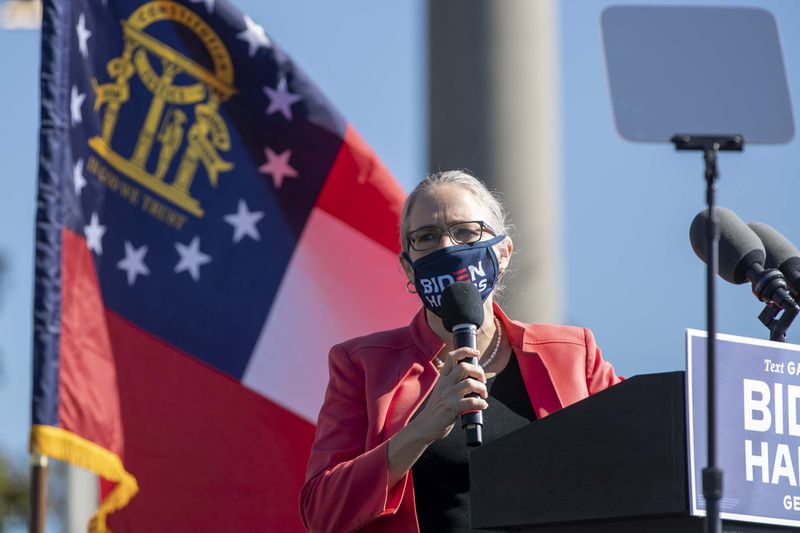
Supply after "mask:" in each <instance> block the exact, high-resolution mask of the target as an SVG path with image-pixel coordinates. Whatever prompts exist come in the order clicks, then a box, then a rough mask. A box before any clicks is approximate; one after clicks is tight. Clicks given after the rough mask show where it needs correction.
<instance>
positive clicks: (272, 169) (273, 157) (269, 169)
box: [258, 148, 297, 189]
mask: <svg viewBox="0 0 800 533" xmlns="http://www.w3.org/2000/svg"><path fill="white" fill-rule="evenodd" d="M264 155H266V156H267V162H266V163H264V164H263V165H261V166H260V167H258V171H259V172H261V173H262V174H271V175H272V181H273V183H274V184H275V188H276V189H280V188H281V186H282V185H283V178H286V177H289V178H296V177H297V171H296V170H295V169H293V168H292V167H291V166H290V165H289V158H290V157H292V151H291V150H284V151H283V152H281V153H280V154H276V153H275V152H273V151H272V150H271V149H270V148H265V149H264Z"/></svg>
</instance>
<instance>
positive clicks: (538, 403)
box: [494, 304, 564, 418]
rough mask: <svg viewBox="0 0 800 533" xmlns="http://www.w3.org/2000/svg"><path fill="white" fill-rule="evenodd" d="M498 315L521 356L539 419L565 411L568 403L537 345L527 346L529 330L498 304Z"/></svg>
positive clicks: (515, 349)
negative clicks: (561, 394) (559, 392)
mask: <svg viewBox="0 0 800 533" xmlns="http://www.w3.org/2000/svg"><path fill="white" fill-rule="evenodd" d="M494 314H495V316H496V317H497V318H499V319H500V321H501V322H502V324H503V327H504V329H505V330H506V333H507V334H508V340H509V342H510V343H511V346H512V348H513V349H514V353H515V354H517V362H518V363H519V370H520V373H521V374H522V381H523V382H524V383H525V390H526V391H527V392H528V398H530V400H531V405H532V406H533V411H534V412H535V413H536V418H544V417H546V416H547V415H549V414H551V413H554V412H556V411H558V410H560V409H562V408H563V407H564V402H563V401H562V400H561V397H560V396H559V394H558V391H557V390H556V386H555V382H554V381H553V376H552V375H551V374H550V370H549V369H548V368H547V366H546V365H545V364H544V360H543V359H542V357H541V355H540V354H539V352H538V351H536V347H535V345H529V346H526V343H525V340H526V339H525V337H526V336H528V335H529V332H528V330H527V328H526V327H525V326H523V325H522V324H519V323H517V322H514V321H512V320H511V319H509V318H508V317H507V316H506V314H505V313H504V312H503V310H502V309H500V306H498V305H497V304H494Z"/></svg>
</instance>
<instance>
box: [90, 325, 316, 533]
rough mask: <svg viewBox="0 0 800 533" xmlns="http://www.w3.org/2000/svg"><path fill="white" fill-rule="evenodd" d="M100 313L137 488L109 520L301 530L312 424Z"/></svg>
mask: <svg viewBox="0 0 800 533" xmlns="http://www.w3.org/2000/svg"><path fill="white" fill-rule="evenodd" d="M106 317H107V322H108V326H109V332H110V336H111V342H112V346H113V348H114V355H115V357H116V362H117V368H118V369H119V390H120V399H121V407H122V417H123V421H124V429H125V451H126V465H127V466H128V469H129V471H130V472H131V473H133V474H134V475H135V476H136V478H137V480H138V481H139V486H140V487H141V490H140V492H139V494H138V495H137V496H136V497H135V498H134V499H133V500H132V501H131V503H130V504H128V506H127V507H125V508H124V509H122V510H121V511H119V512H117V513H115V514H113V515H111V516H110V517H109V524H110V526H111V528H112V529H113V530H114V531H116V532H117V533H122V532H126V531H130V532H140V531H192V532H201V533H202V532H209V533H210V532H214V533H217V532H220V531H303V528H302V525H301V522H300V517H299V512H298V503H297V502H298V494H299V492H300V487H301V485H302V482H303V477H304V475H305V468H306V462H307V461H308V454H309V450H310V448H311V443H312V441H313V438H314V426H313V425H311V424H309V423H308V422H306V421H304V420H303V419H301V418H299V417H297V416H295V415H293V414H291V413H290V412H288V411H286V410H285V409H283V408H281V407H280V406H278V405H277V404H275V403H273V402H271V401H269V400H267V399H266V398H264V397H262V396H260V395H258V394H256V393H254V392H252V391H251V390H249V389H247V388H245V387H243V386H241V385H240V384H239V382H238V381H235V380H233V379H231V378H229V377H227V376H225V375H223V374H221V373H219V372H217V371H216V370H214V369H212V368H210V367H208V366H206V365H204V364H203V363H201V362H199V361H197V360H195V359H193V358H191V357H188V356H186V355H185V354H183V353H181V352H179V351H178V350H176V349H174V348H172V347H171V346H169V345H167V344H165V343H164V342H162V341H160V340H158V339H156V338H154V337H153V336H151V335H149V334H148V333H146V332H145V331H143V330H141V329H139V328H138V327H136V326H135V325H133V324H131V323H130V322H128V321H126V320H124V319H122V318H121V317H119V316H118V315H116V314H114V313H111V312H108V313H107V314H106ZM285 378H286V379H298V380H301V379H302V377H301V376H285ZM298 386H300V385H298ZM104 488H106V489H107V488H108V487H104Z"/></svg>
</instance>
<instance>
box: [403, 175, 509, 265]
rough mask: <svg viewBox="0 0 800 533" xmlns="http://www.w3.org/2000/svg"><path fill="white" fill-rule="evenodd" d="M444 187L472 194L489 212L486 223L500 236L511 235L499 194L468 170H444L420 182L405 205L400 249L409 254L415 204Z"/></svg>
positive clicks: (506, 214) (506, 213)
mask: <svg viewBox="0 0 800 533" xmlns="http://www.w3.org/2000/svg"><path fill="white" fill-rule="evenodd" d="M442 185H453V186H456V187H460V188H462V189H466V190H468V191H469V192H471V193H472V194H473V195H474V196H475V198H476V199H477V200H478V202H479V203H480V204H481V205H482V206H483V207H484V208H486V210H487V211H488V212H489V220H486V221H485V222H487V223H488V224H489V225H490V226H491V227H492V229H494V230H495V231H497V234H498V235H508V234H509V232H510V231H511V229H512V228H511V224H510V222H509V220H508V212H507V211H506V208H505V207H504V206H503V203H502V202H501V201H500V198H499V197H498V195H497V193H493V192H492V191H490V190H489V189H488V188H487V187H486V185H485V184H484V183H483V182H482V181H481V180H479V179H478V178H476V177H475V176H473V175H472V174H470V173H469V172H467V171H466V170H444V171H441V172H435V173H433V174H430V175H429V176H427V177H426V178H425V179H424V180H422V181H421V182H419V184H418V185H417V186H416V187H415V188H414V190H413V191H411V194H409V195H408V198H406V201H405V203H404V204H403V214H402V215H401V217H400V247H401V248H402V249H403V251H404V252H408V230H409V228H408V215H409V213H410V212H411V208H412V207H413V206H414V202H415V201H416V199H417V197H418V196H419V195H420V194H421V193H423V192H427V191H430V190H431V189H435V188H436V187H439V186H442Z"/></svg>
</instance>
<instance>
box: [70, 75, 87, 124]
mask: <svg viewBox="0 0 800 533" xmlns="http://www.w3.org/2000/svg"><path fill="white" fill-rule="evenodd" d="M84 100H86V95H85V94H82V93H79V92H78V88H77V87H76V86H75V85H73V86H72V92H70V95H69V114H70V119H71V120H72V125H73V126H74V125H75V124H79V123H81V122H83V115H81V106H82V105H83V101H84Z"/></svg>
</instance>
